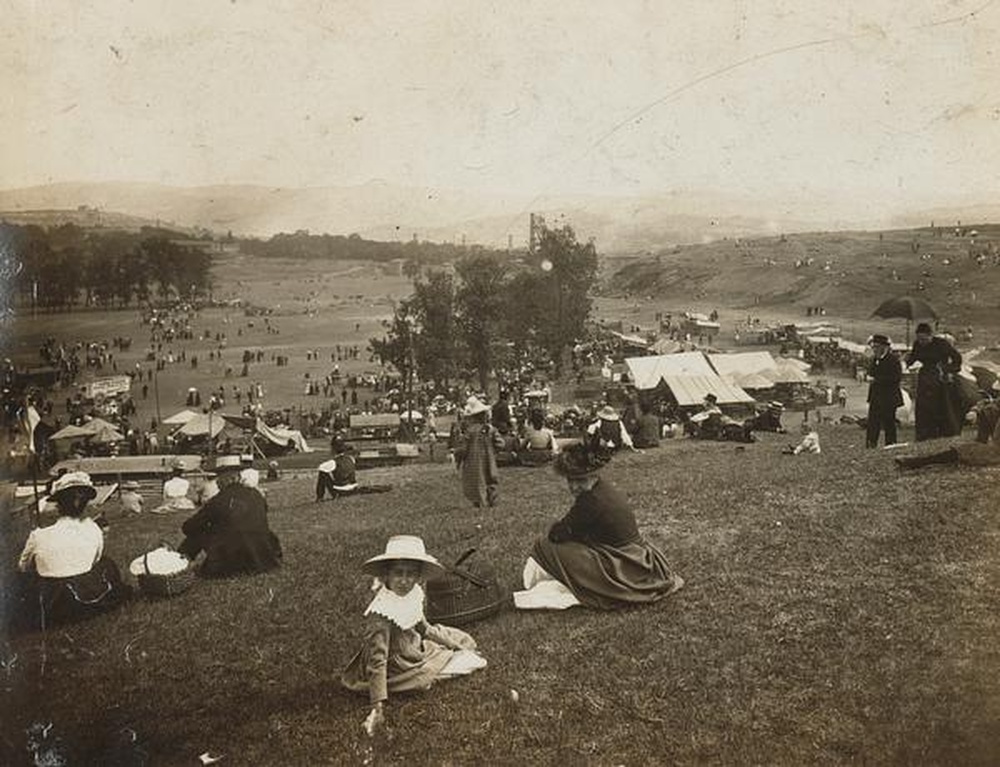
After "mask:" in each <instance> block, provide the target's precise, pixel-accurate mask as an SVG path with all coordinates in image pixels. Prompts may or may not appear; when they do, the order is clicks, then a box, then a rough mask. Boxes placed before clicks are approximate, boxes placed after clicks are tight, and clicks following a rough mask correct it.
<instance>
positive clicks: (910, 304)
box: [872, 296, 938, 344]
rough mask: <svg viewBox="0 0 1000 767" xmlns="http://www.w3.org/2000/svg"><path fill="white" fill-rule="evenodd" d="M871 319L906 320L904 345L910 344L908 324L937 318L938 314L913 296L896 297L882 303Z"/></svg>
mask: <svg viewBox="0 0 1000 767" xmlns="http://www.w3.org/2000/svg"><path fill="white" fill-rule="evenodd" d="M872 317H883V318H885V319H893V318H900V319H905V320H906V343H907V344H908V343H910V323H911V322H913V321H914V320H921V319H932V320H936V319H937V318H938V313H937V311H936V310H935V309H934V307H933V306H931V305H930V304H929V303H927V302H926V301H925V300H924V299H922V298H916V297H914V296H896V297H895V298H890V299H888V300H886V301H883V302H882V303H880V304H879V305H878V308H877V309H876V310H875V311H874V312H872Z"/></svg>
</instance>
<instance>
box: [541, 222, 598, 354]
mask: <svg viewBox="0 0 1000 767" xmlns="http://www.w3.org/2000/svg"><path fill="white" fill-rule="evenodd" d="M535 254H536V256H537V258H538V261H539V268H540V270H541V273H542V278H541V281H542V283H543V284H544V287H543V288H542V296H543V298H542V300H541V301H540V303H539V310H540V314H539V317H538V320H537V323H538V325H537V337H538V341H539V343H540V345H541V346H542V347H543V348H544V349H545V350H546V351H547V352H548V354H549V356H550V358H551V359H552V360H553V362H555V365H556V370H557V372H558V371H560V370H561V369H562V362H563V357H564V353H565V351H566V349H567V348H568V347H569V346H571V345H572V344H573V343H574V342H575V341H576V340H577V339H580V338H582V337H583V335H584V327H585V325H586V322H587V319H588V318H589V317H590V309H591V305H592V299H591V295H590V294H591V291H592V289H593V287H594V283H595V282H596V280H597V249H596V248H595V247H594V243H593V242H587V243H580V242H577V240H576V233H575V232H574V231H573V228H572V227H571V226H569V225H568V224H567V225H565V226H562V227H559V228H557V229H550V228H548V227H547V226H545V225H544V224H543V225H542V227H541V230H540V233H539V238H538V245H537V247H536V250H535ZM546 295H547V296H550V298H548V299H547V300H546V299H545V298H544V297H545V296H546Z"/></svg>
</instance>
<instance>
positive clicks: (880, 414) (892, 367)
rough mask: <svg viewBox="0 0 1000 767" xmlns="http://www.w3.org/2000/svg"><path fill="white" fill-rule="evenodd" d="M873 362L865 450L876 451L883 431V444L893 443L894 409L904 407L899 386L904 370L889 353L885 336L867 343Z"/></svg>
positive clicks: (869, 374)
mask: <svg viewBox="0 0 1000 767" xmlns="http://www.w3.org/2000/svg"><path fill="white" fill-rule="evenodd" d="M869 344H871V347H872V361H871V363H870V364H869V365H868V377H869V379H870V381H871V383H869V384H868V436H867V446H868V447H878V437H879V433H880V432H882V431H885V444H887V445H894V444H895V443H896V408H898V407H900V406H901V405H902V404H903V393H902V391H901V390H900V388H899V382H900V381H901V380H902V378H903V366H902V364H901V363H900V361H899V357H898V356H897V355H896V354H895V353H894V352H893V351H892V345H891V343H890V341H889V338H888V336H884V335H882V334H881V333H876V334H875V335H873V336H872V337H871V340H870V341H869Z"/></svg>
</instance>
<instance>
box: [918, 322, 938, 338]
mask: <svg viewBox="0 0 1000 767" xmlns="http://www.w3.org/2000/svg"><path fill="white" fill-rule="evenodd" d="M916 333H918V334H919V333H926V334H927V335H933V333H934V329H933V328H932V327H931V326H930V324H929V323H927V322H921V323H920V324H919V325H917V329H916Z"/></svg>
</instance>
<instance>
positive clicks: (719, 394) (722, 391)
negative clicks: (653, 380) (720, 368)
mask: <svg viewBox="0 0 1000 767" xmlns="http://www.w3.org/2000/svg"><path fill="white" fill-rule="evenodd" d="M663 382H664V383H665V384H666V385H667V387H668V388H669V389H670V393H671V394H673V395H674V399H676V400H677V404H678V405H680V406H681V407H685V406H688V405H700V404H701V402H702V400H704V399H705V395H706V394H714V395H715V396H716V398H717V399H718V403H719V404H720V405H731V404H734V403H737V402H753V401H754V398H753V397H751V396H750V395H749V394H747V393H746V392H745V391H743V389H741V388H740V387H739V386H736V385H735V384H731V383H727V382H726V381H723V380H722V379H721V378H720V377H719V376H717V375H715V374H714V373H712V374H711V375H676V376H675V375H667V376H664V377H663Z"/></svg>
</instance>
